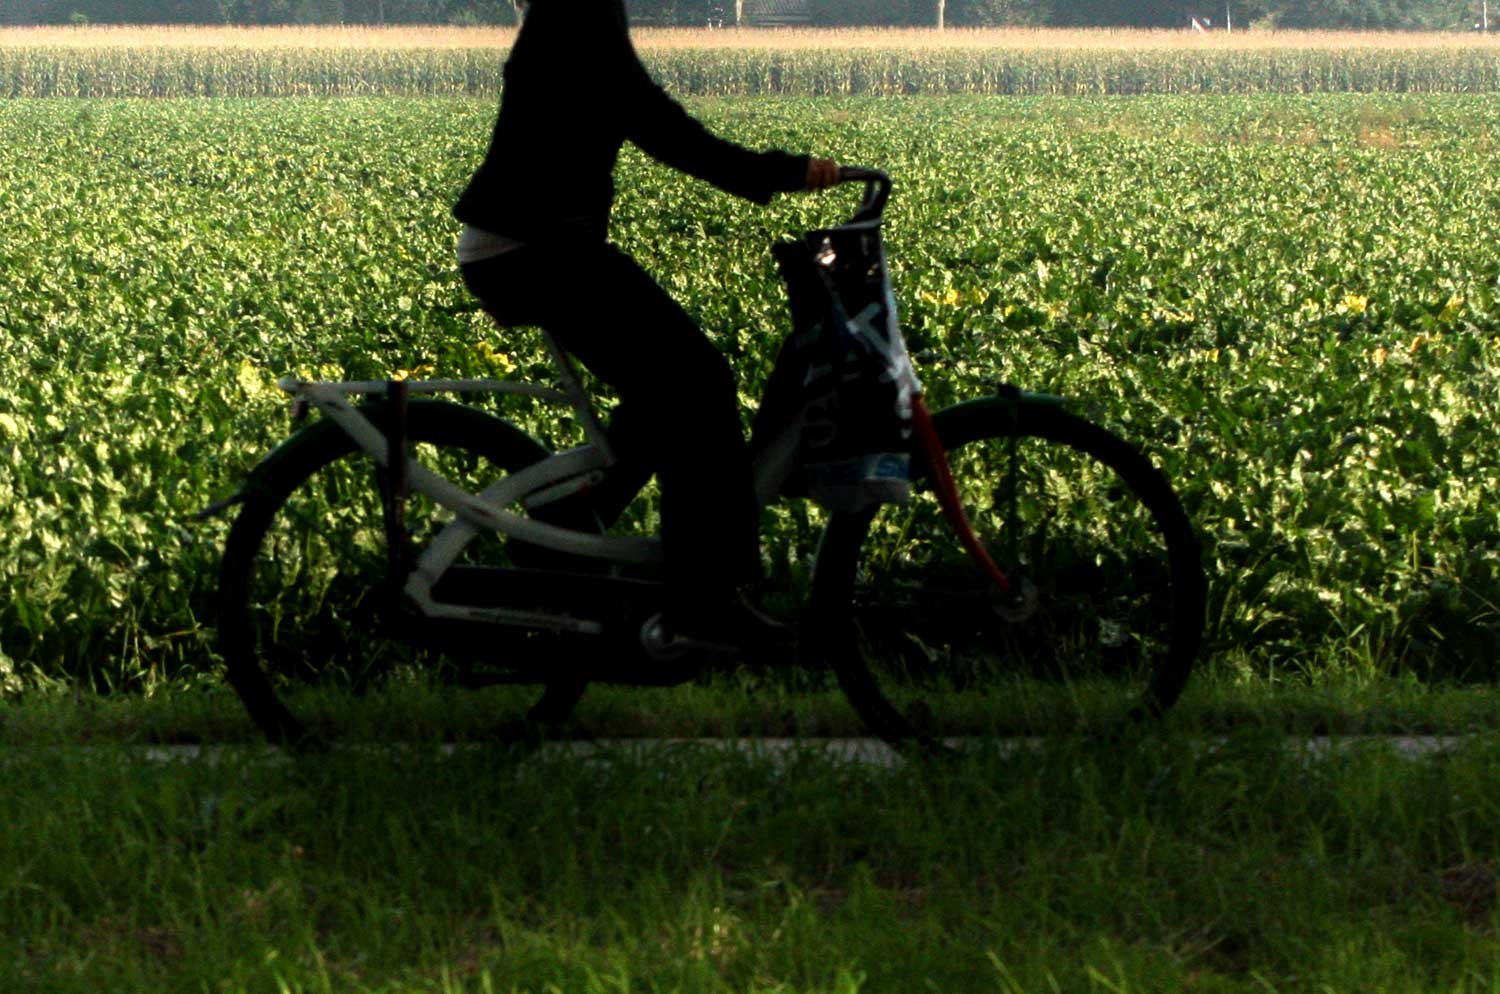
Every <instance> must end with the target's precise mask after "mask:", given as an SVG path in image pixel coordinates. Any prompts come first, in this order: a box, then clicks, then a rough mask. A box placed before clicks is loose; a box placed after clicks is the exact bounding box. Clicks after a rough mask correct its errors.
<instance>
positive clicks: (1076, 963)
mask: <svg viewBox="0 0 1500 994" xmlns="http://www.w3.org/2000/svg"><path fill="white" fill-rule="evenodd" d="M256 755H257V754H255V753H226V754H223V755H221V756H219V758H218V759H217V760H216V761H215V762H211V763H210V762H168V763H160V764H156V765H148V764H143V763H141V762H139V761H138V760H137V759H135V758H133V757H132V756H131V754H130V753H128V752H124V751H120V750H112V749H93V750H87V751H81V750H78V749H76V748H67V747H61V748H57V749H53V750H44V751H42V752H40V753H34V754H32V755H29V756H27V757H26V758H24V759H22V758H19V757H18V756H16V755H14V754H12V756H11V757H10V758H8V759H7V760H6V761H5V762H6V764H7V766H6V776H5V777H4V778H3V779H0V804H3V805H4V809H5V810H6V811H7V813H8V814H7V817H6V819H5V820H4V821H3V822H0V854H3V855H0V953H3V955H0V989H5V990H18V991H19V990H25V991H48V992H71V991H79V992H83V991H87V992H90V994H92V992H96V991H101V990H108V991H111V992H131V991H151V992H175V991H193V992H198V991H215V992H230V994H237V992H241V991H245V992H251V991H255V992H259V991H264V992H275V994H289V992H333V991H338V992H360V994H362V992H401V994H408V992H411V994H415V992H429V991H431V992H445V994H447V992H460V991H463V992H471V991H472V992H481V991H483V992H488V991H536V992H563V991H566V992H598V994H604V992H624V991H643V990H651V991H693V992H703V994H712V992H719V991H724V992H728V991H735V992H771V991H775V992H782V994H811V992H829V994H833V992H839V994H852V992H855V991H863V992H884V991H892V992H909V991H923V990H934V991H943V992H966V991H1001V992H1020V991H1069V992H1074V991H1078V992H1083V991H1098V992H1125V991H1151V992H1162V991H1177V990H1182V991H1189V990H1190V991H1217V992H1232V991H1233V992H1237V991H1255V992H1262V994H1263V992H1266V991H1281V992H1294V991H1317V992H1320V994H1324V992H1345V991H1348V992H1359V994H1372V992H1406V991H1411V992H1422V994H1430V992H1433V991H1497V990H1500V965H1497V964H1500V911H1497V884H1500V775H1497V774H1500V741H1497V740H1496V739H1495V738H1494V737H1493V736H1489V737H1487V738H1484V739H1481V740H1478V741H1476V742H1474V743H1472V744H1471V745H1469V746H1467V747H1466V748H1463V749H1461V750H1458V751H1455V752H1452V753H1449V754H1447V755H1445V756H1444V757H1443V758H1442V759H1441V760H1429V761H1424V762H1421V763H1414V762H1408V761H1404V760H1400V759H1396V758H1393V757H1392V756H1391V755H1390V754H1389V753H1387V752H1386V751H1384V750H1383V749H1381V748H1379V747H1366V748H1361V749H1357V750H1354V751H1352V752H1349V753H1346V754H1343V755H1341V756H1339V757H1338V758H1335V759H1328V760H1322V761H1317V762H1307V761H1305V760H1303V759H1300V758H1298V757H1297V756H1296V755H1294V753H1293V752H1292V751H1289V750H1286V749H1284V748H1283V740H1282V737H1281V733H1280V732H1279V731H1277V730H1276V729H1274V728H1265V727H1259V728H1257V727H1247V728H1244V729H1241V730H1240V731H1238V732H1236V733H1235V734H1233V735H1231V736H1230V737H1229V738H1228V739H1226V740H1225V741H1223V742H1222V743H1221V744H1219V745H1217V746H1216V747H1213V748H1209V749H1204V748H1201V747H1200V745H1199V744H1198V743H1197V742H1196V741H1195V740H1193V739H1191V738H1188V737H1183V736H1177V735H1161V734H1152V735H1146V736H1143V737H1140V738H1138V739H1135V740H1131V741H1124V742H1122V741H1119V740H1116V741H1112V742H1096V741H1089V740H1087V739H1080V738H1077V737H1065V738H1059V739H1056V740H1052V741H1050V742H1048V743H1047V744H1046V745H1045V746H1044V747H1043V748H1041V749H1040V750H1039V751H1037V752H1035V753H1027V754H1024V755H1023V754H1013V755H1003V754H1000V753H998V752H981V753H978V754H975V755H971V756H968V757H965V758H964V759H961V760H959V761H956V762H954V763H950V764H942V765H925V764H921V763H915V764H910V765H907V766H905V767H903V768H900V769H895V770H883V769H874V768H865V767H855V766H846V765H839V764H837V763H834V762H832V761H830V760H828V759H826V758H824V757H821V756H819V755H816V754H814V753H812V752H808V753H805V754H795V753H794V754H793V755H791V756H790V757H787V758H786V759H784V760H782V761H780V762H770V761H766V760H763V759H756V758H753V757H746V756H741V755H737V754H725V753H719V752H715V751H712V750H706V749H701V748H695V747H691V746H677V747H647V748H643V749H632V750H624V749H617V750H607V751H605V752H603V753H600V754H596V755H595V756H593V757H592V758H590V759H587V760H583V759H577V758H571V759H569V758H535V757H534V758H532V759H530V760H527V761H523V762H518V761H516V760H515V759H514V757H511V756H508V755H507V754H506V753H504V752H503V751H501V750H488V749H479V750H466V751H463V752H460V753H456V754H454V755H452V756H448V757H442V756H439V755H436V754H435V753H432V752H429V751H427V750H423V749H415V750H410V751H406V752H400V753H394V752H378V751H377V752H362V753H359V754H349V753H334V754H331V755H323V756H318V757H312V758H307V759H303V760H299V761H296V762H292V763H284V762H282V763H269V762H264V761H262V760H259V759H257V758H255V757H256Z"/></svg>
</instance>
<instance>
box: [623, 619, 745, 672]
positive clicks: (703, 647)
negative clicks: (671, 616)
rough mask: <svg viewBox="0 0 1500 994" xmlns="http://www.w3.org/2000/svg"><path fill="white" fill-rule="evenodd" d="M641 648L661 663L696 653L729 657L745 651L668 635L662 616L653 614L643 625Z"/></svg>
mask: <svg viewBox="0 0 1500 994" xmlns="http://www.w3.org/2000/svg"><path fill="white" fill-rule="evenodd" d="M641 648H643V649H645V650H646V655H648V656H650V657H651V658H652V659H654V660H656V661H657V662H659V663H672V662H676V661H677V660H679V659H681V658H682V657H683V656H686V655H688V654H689V653H694V652H697V653H704V654H708V655H729V654H732V653H736V652H742V651H744V647H743V646H738V645H729V644H727V643H721V642H707V641H704V640H702V639H692V638H684V637H682V636H680V635H670V634H668V633H667V628H666V626H665V625H664V624H662V620H661V615H660V614H653V615H652V616H651V617H649V618H647V619H646V621H645V622H644V623H643V624H642V625H641Z"/></svg>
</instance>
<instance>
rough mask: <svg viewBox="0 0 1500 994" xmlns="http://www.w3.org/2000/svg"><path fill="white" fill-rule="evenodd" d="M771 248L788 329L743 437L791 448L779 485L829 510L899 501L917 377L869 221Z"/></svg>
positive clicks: (904, 493) (906, 484) (903, 494)
mask: <svg viewBox="0 0 1500 994" xmlns="http://www.w3.org/2000/svg"><path fill="white" fill-rule="evenodd" d="M773 252H774V254H775V256H776V261H777V264H778V265H779V267H780V269H781V276H782V279H783V280H784V281H785V282H786V288H787V298H788V302H789V304H790V306H791V312H792V328H793V330H792V334H791V335H790V336H789V337H788V338H787V340H786V341H785V343H783V345H782V348H781V351H780V353H779V354H778V356H777V359H776V366H775V368H774V370H773V371H772V374H771V378H770V381H769V382H768V383H767V385H766V391H765V395H764V399H763V401H762V404H761V409H760V412H759V413H758V415H757V418H756V424H755V429H756V430H755V431H754V433H753V437H754V438H755V439H757V440H761V439H766V438H775V439H780V440H781V444H783V445H792V446H794V447H795V449H794V452H795V455H794V459H793V462H794V469H793V470H792V472H791V475H790V477H789V479H788V480H787V483H786V484H785V485H784V486H783V491H784V492H788V493H805V494H806V495H807V496H809V497H811V498H812V499H813V500H815V501H817V502H818V503H819V504H822V505H823V506H824V507H826V508H828V509H829V510H830V511H837V512H843V511H857V510H861V509H863V508H867V507H869V506H871V505H873V504H878V503H886V502H894V503H900V502H904V501H906V500H907V499H908V498H910V496H911V484H910V470H911V465H910V464H911V433H912V421H911V418H912V399H913V398H914V397H915V396H917V395H919V394H920V393H921V385H920V384H919V383H918V382H917V377H916V374H915V373H914V372H913V370H912V366H911V360H910V358H909V357H908V355H907V352H906V344H905V342H904V340H903V339H902V337H901V327H900V324H899V322H898V320H897V314H896V303H895V300H894V298H893V297H892V295H891V286H890V278H889V275H888V274H887V271H886V265H885V251H884V248H883V246H882V245H881V241H880V222H879V220H872V221H861V222H855V223H851V224H846V225H842V226H839V227H835V228H827V229H823V230H819V231H813V232H809V233H808V234H806V235H805V236H803V237H802V238H801V239H799V240H797V241H793V242H784V243H781V244H779V245H777V246H775V247H774V249H773ZM784 426H790V430H789V431H788V430H785V429H784Z"/></svg>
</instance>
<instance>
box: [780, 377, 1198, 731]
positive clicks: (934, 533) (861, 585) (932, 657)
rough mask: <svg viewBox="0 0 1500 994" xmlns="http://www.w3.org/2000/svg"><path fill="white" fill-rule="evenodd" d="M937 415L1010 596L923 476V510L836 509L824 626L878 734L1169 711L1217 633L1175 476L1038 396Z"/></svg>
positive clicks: (819, 582)
mask: <svg viewBox="0 0 1500 994" xmlns="http://www.w3.org/2000/svg"><path fill="white" fill-rule="evenodd" d="M934 422H935V425H936V427H937V430H938V434H939V437H940V438H941V439H942V441H943V444H944V447H945V448H947V449H948V452H949V458H950V462H951V465H952V467H953V476H954V479H955V482H956V484H957V488H958V491H959V497H960V500H961V501H962V503H963V506H964V509H965V511H966V513H967V515H968V518H969V521H970V523H971V524H972V526H973V528H974V531H975V534H976V536H977V537H978V538H979V539H980V541H981V542H982V543H983V544H984V545H985V548H986V550H987V551H988V552H989V553H990V555H991V556H992V558H994V559H995V560H996V562H997V563H998V564H999V565H1000V567H1001V569H1002V570H1004V571H1005V572H1006V573H1007V574H1008V576H1009V577H1010V579H1011V581H1012V584H1013V589H1012V591H1011V592H1010V593H1008V594H1007V593H1002V592H1001V591H1000V590H999V589H998V588H997V586H996V585H995V583H994V582H993V581H992V580H990V578H989V577H988V576H987V575H985V574H984V573H983V572H981V570H980V569H979V567H978V566H977V565H976V564H975V563H974V562H973V561H972V559H970V557H969V556H968V554H967V553H966V552H965V551H964V549H963V548H962V546H961V545H960V542H959V539H958V537H957V535H956V534H955V533H954V530H953V528H952V527H951V526H950V525H949V524H948V523H947V521H946V520H945V518H944V516H943V513H942V510H941V508H940V506H939V504H938V501H937V497H936V495H935V494H934V493H933V491H932V489H931V488H930V487H929V486H927V485H926V481H925V480H923V479H918V480H916V481H915V482H916V486H915V487H914V490H915V492H914V495H913V497H912V500H911V502H910V503H908V504H905V505H895V506H886V507H883V508H879V509H876V510H870V511H865V512H861V513H857V514H842V515H835V516H834V517H833V518H832V519H831V521H830V522H829V525H828V527H827V529H826V531H825V532H824V535H823V540H822V544H821V546H820V549H819V554H818V559H817V565H816V570H815V574H814V580H813V595H812V610H811V614H812V619H813V624H812V625H811V626H810V627H811V629H812V631H813V632H814V633H815V637H817V638H818V639H819V641H820V643H821V648H822V650H823V652H824V654H825V655H826V657H827V659H828V661H829V663H830V665H831V666H832V668H833V669H834V672H835V673H836V675H837V677H838V680H839V683H840V685H841V686H842V688H843V689H844V691H845V693H846V695H847V696H848V698H849V700H850V702H851V704H852V705H853V706H854V708H855V710H856V711H858V713H859V714H860V716H861V718H863V720H864V721H865V723H866V725H867V726H869V727H870V729H871V730H872V731H874V732H876V733H877V734H878V735H880V736H881V737H883V738H885V739H886V740H887V741H890V742H892V743H893V744H896V745H905V744H910V743H913V742H919V743H923V744H926V745H933V744H935V742H934V740H935V739H936V738H937V737H940V736H942V735H949V734H1017V733H1023V732H1034V731H1041V730H1055V729H1056V728H1057V727H1058V725H1059V724H1062V725H1065V726H1076V725H1078V724H1079V723H1099V722H1101V721H1105V722H1107V721H1111V720H1119V719H1121V718H1123V717H1124V716H1125V715H1127V714H1131V715H1136V716H1140V715H1152V716H1154V715H1159V714H1161V713H1162V712H1163V711H1165V710H1166V709H1167V708H1168V707H1170V706H1171V705H1172V704H1173V703H1174V702H1175V701H1176V699H1177V697H1178V695H1179V694H1180V693H1181V691H1182V687H1183V684H1184V683H1185V682H1186V680H1187V677H1188V673H1189V672H1190V670H1191V668H1192V665H1193V660H1194V658H1195V657H1196V655H1197V653H1198V650H1199V646H1200V644H1201V641H1202V635H1203V623H1204V612H1205V606H1204V605H1205V596H1206V595H1205V587H1206V584H1205V579H1204V574H1203V568H1202V564H1201V562H1200V558H1199V550H1198V542H1197V539H1196V536H1195V535H1194V533H1193V529H1192V527H1191V525H1190V523H1189V521H1188V519H1187V516H1186V514H1184V512H1183V510H1182V506H1181V504H1180V502H1179V501H1178V500H1177V497H1176V495H1175V494H1174V493H1173V492H1172V488H1171V486H1170V484H1168V482H1167V480H1166V478H1165V477H1164V476H1162V474H1161V473H1160V472H1159V471H1158V470H1156V468H1155V467H1153V466H1152V465H1151V463H1150V462H1149V461H1148V460H1147V459H1146V458H1145V456H1143V455H1142V454H1141V453H1140V452H1139V451H1138V450H1136V449H1135V448H1133V447H1132V446H1130V445H1128V444H1126V443H1125V442H1124V441H1122V440H1121V439H1119V438H1118V437H1116V436H1115V435H1113V434H1111V433H1110V432H1108V431H1106V430H1105V429H1103V428H1100V427H1098V426H1097V425H1094V424H1091V423H1089V422H1087V421H1085V420H1083V419H1081V418H1078V417H1076V416H1074V415H1072V414H1069V413H1068V412H1066V411H1064V410H1062V409H1061V407H1059V406H1057V405H1056V404H1055V403H1049V402H1045V401H1042V400H1037V399H1028V398H1025V397H1024V395H1023V396H1022V397H1021V398H1017V399H1001V398H991V399H987V400H984V401H975V402H970V403H967V404H961V405H958V406H956V407H952V408H948V409H947V410H944V411H942V412H939V413H938V414H937V415H935V416H934ZM919 464H920V457H919V456H918V457H914V461H913V465H914V468H915V466H917V465H919Z"/></svg>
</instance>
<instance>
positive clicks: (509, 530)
mask: <svg viewBox="0 0 1500 994" xmlns="http://www.w3.org/2000/svg"><path fill="white" fill-rule="evenodd" d="M543 337H544V338H545V339H546V342H547V349H548V351H549V352H550V353H551V356H552V361H553V364H554V365H555V366H556V367H557V369H558V372H559V379H560V381H561V389H556V388H549V387H539V386H535V385H533V384H530V383H518V382H514V381H510V380H410V381H405V390H406V392H407V393H408V394H441V393H458V392H466V393H495V394H498V393H514V394H523V395H526V396H530V397H536V398H538V399H540V400H543V401H547V402H549V403H554V404H559V405H565V406H568V407H571V408H572V409H573V412H574V414H575V415H576V416H577V417H578V420H579V422H580V424H581V425H582V427H583V431H584V437H585V438H586V439H587V442H585V443H584V444H583V445H580V446H577V447H575V448H572V449H567V450H565V451H562V452H557V453H554V454H552V455H550V456H548V457H547V458H545V459H542V460H540V461H538V462H537V463H535V464H533V465H531V466H528V467H527V468H525V469H523V470H521V471H520V472H517V473H512V474H509V475H507V476H505V477H503V478H502V479H500V480H497V481H495V482H494V483H492V484H490V486H488V487H486V488H485V489H484V490H483V491H481V492H480V493H478V494H475V493H471V492H469V491H468V490H465V489H464V488H463V487H460V486H459V485H458V484H456V483H454V482H453V481H452V480H449V479H448V478H447V477H444V476H442V475H441V474H438V473H435V472H433V471H432V470H430V469H428V468H427V467H426V466H423V465H421V464H420V463H418V462H417V461H416V460H415V459H414V458H412V457H410V456H408V457H407V461H406V476H405V479H406V481H407V489H408V490H410V491H413V492H416V493H420V494H423V495H425V496H427V497H429V498H431V499H432V500H433V502H434V503H436V504H438V505H439V506H440V507H443V508H444V509H446V510H448V511H450V512H452V514H453V515H454V519H453V521H451V522H450V523H449V524H448V525H446V526H445V527H444V528H443V530H442V531H440V532H438V534H437V535H436V536H435V537H434V538H433V539H432V541H431V542H430V543H428V545H427V548H426V549H424V550H423V552H422V554H421V556H420V557H419V558H418V559H417V561H416V563H415V564H413V567H412V570H411V572H410V574H409V575H408V576H407V579H406V584H405V588H404V590H405V593H406V595H407V596H408V597H410V598H411V599H412V601H413V602H414V603H415V604H416V605H417V607H418V608H419V609H420V610H421V612H422V613H423V614H424V615H426V616H427V617H430V618H451V619H460V620H467V621H485V622H490V623H499V624H510V625H521V626H525V627H535V628H543V629H550V630H555V631H573V632H579V633H583V634H596V633H597V632H598V630H599V627H600V626H599V625H598V623H597V622H594V621H590V620H586V619H581V618H572V617H569V616H565V615H554V614H548V613H542V612H536V611H523V610H513V609H508V608H487V607H475V606H468V605H462V604H449V603H445V602H443V601H439V600H437V599H435V598H434V597H433V595H432V589H433V586H434V585H435V584H436V583H437V582H438V580H439V578H441V577H442V575H443V574H444V573H445V572H446V571H447V570H448V568H449V567H450V566H452V565H453V564H454V562H455V561H456V560H457V559H458V556H459V554H460V553H462V552H463V550H464V547H465V546H467V545H468V544H469V542H471V541H472V540H473V539H474V538H475V537H476V536H478V535H479V534H480V533H481V532H486V531H488V532H498V533H501V534H505V535H510V536H512V537H514V538H517V539H519V540H521V541H523V542H527V543H529V544H532V545H537V546H541V547H543V548H547V549H554V550H556V551H559V552H564V553H568V554H570V555H576V556H583V557H587V558H591V559H604V560H607V561H610V562H617V563H630V564H638V565H652V564H657V563H660V562H661V559H662V551H661V540H660V539H658V538H647V537H639V536H617V535H594V534H589V533H587V532H580V531H574V530H572V529H569V528H563V527H560V526H558V525H550V524H547V523H546V522H542V521H537V520H536V519H534V518H528V517H525V516H523V515H520V514H516V513H514V512H512V511H508V510H506V508H507V507H508V506H510V505H511V504H514V503H516V502H517V501H520V502H521V504H522V506H523V507H525V508H526V509H527V510H528V511H530V510H535V509H537V508H539V507H542V506H544V505H546V504H549V503H551V502H553V501H556V500H560V499H562V498H564V497H567V496H569V495H571V494H575V493H578V492H579V491H581V490H584V489H586V488H588V487H591V486H594V485H595V484H597V483H598V482H599V481H600V480H601V479H602V478H603V474H604V470H605V469H606V468H608V467H609V466H612V465H613V464H614V463H615V461H616V458H615V454H614V451H613V449H612V448H611V447H610V444H609V439H608V437H607V436H606V435H605V432H604V429H603V428H602V427H601V426H600V424H599V421H598V418H597V417H596V416H595V414H594V407H593V403H592V401H591V400H590V398H589V396H588V393H587V392H586V391H585V390H584V388H583V384H582V382H581V381H580V380H579V378H578V375H577V373H576V372H574V370H573V367H572V363H571V362H570V361H569V360H568V358H567V355H566V353H564V352H563V351H562V350H561V349H560V348H559V347H558V346H557V343H556V342H555V341H553V339H552V336H551V335H547V334H546V333H545V332H544V333H543ZM277 386H278V387H280V388H281V389H282V390H284V391H286V392H287V393H288V394H290V395H291V396H292V404H293V408H294V410H305V409H306V408H308V407H316V408H317V409H318V410H319V411H321V412H322V413H323V415H324V416H325V417H328V418H330V419H332V420H333V422H334V423H335V424H337V425H338V426H339V427H340V428H341V429H342V430H343V431H344V433H345V434H347V435H348V436H349V437H350V438H351V439H352V440H353V441H354V443H355V444H356V445H358V446H359V447H360V449H362V450H363V451H364V452H365V453H366V454H367V455H369V456H370V458H371V459H373V460H375V462H376V463H377V464H379V465H380V466H383V467H386V468H389V465H390V446H389V443H388V440H387V438H386V435H385V433H384V432H382V431H381V430H380V429H379V428H378V427H376V425H375V424H374V423H373V422H372V421H371V420H370V419H369V418H368V417H367V416H366V415H365V414H364V412H362V411H361V410H360V409H359V407H358V406H356V405H355V404H354V403H352V402H351V401H350V399H349V398H350V397H360V396H373V395H384V394H387V393H388V392H389V390H390V383H389V382H387V381H384V380H363V381H350V382H340V383H329V382H323V383H318V382H311V381H307V380H298V379H294V378H286V379H282V380H280V381H278V382H277ZM783 435H784V444H776V445H772V446H770V447H768V448H767V449H766V450H764V451H763V453H762V455H761V457H760V458H758V459H757V460H756V465H755V480H756V493H757V495H758V497H759V498H760V501H761V503H762V504H763V505H764V504H765V503H766V502H767V501H769V500H770V499H771V498H772V497H774V496H775V494H776V493H777V492H779V490H780V488H781V484H782V483H784V482H785V480H786V478H787V475H788V473H789V472H790V471H791V466H792V457H793V455H794V451H795V440H796V432H795V426H788V430H787V431H786V432H784V433H783ZM778 443H783V439H778Z"/></svg>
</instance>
